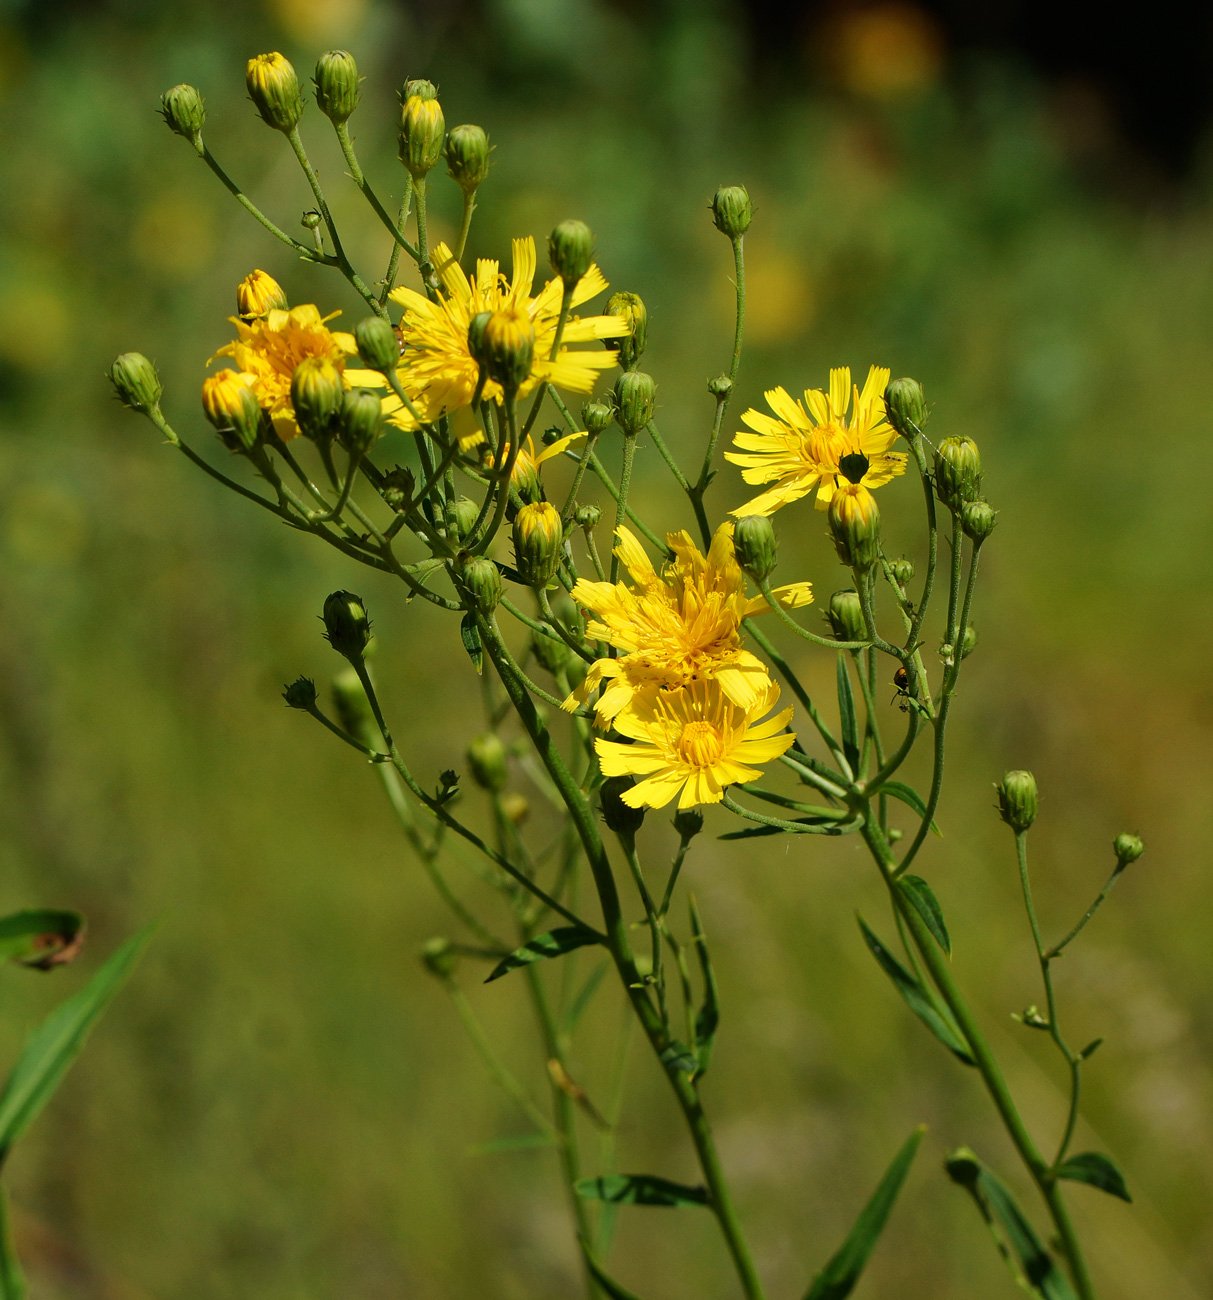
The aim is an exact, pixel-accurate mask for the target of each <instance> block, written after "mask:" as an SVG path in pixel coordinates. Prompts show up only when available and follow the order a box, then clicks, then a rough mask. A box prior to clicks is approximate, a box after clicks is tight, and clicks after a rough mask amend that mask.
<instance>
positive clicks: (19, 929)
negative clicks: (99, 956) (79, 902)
mask: <svg viewBox="0 0 1213 1300" xmlns="http://www.w3.org/2000/svg"><path fill="white" fill-rule="evenodd" d="M83 944H84V917H83V916H81V915H80V913H79V912H62V911H55V910H52V909H48V908H42V907H39V908H29V909H27V910H26V911H23V912H13V913H12V914H11V915H10V916H4V917H0V960H4V959H8V960H9V961H15V962H20V963H21V965H22V966H36V967H37V968H38V969H39V970H51V969H52V968H53V967H55V966H66V965H67V963H68V962H70V961H72V960H73V959H74V958H75V957H76V956H77V955H78V954H79V952H80V949H81V947H82V946H83Z"/></svg>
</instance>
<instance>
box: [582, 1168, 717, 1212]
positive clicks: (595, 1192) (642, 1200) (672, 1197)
mask: <svg viewBox="0 0 1213 1300" xmlns="http://www.w3.org/2000/svg"><path fill="white" fill-rule="evenodd" d="M573 1190H574V1191H575V1192H576V1193H577V1195H578V1196H583V1197H585V1199H586V1200H590V1201H609V1202H610V1203H611V1204H612V1205H707V1204H708V1202H709V1201H710V1200H711V1195H710V1193H709V1192H708V1189H707V1188H706V1187H688V1186H686V1185H685V1184H684V1183H672V1182H671V1181H670V1180H669V1179H668V1178H658V1177H657V1176H656V1175H655V1174H607V1175H605V1176H604V1177H602V1178H579V1179H578V1180H577V1182H576V1183H574V1184H573Z"/></svg>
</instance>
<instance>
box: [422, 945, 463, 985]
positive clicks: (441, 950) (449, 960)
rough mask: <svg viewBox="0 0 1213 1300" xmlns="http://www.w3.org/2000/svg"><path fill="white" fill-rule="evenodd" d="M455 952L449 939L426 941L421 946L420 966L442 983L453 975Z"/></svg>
mask: <svg viewBox="0 0 1213 1300" xmlns="http://www.w3.org/2000/svg"><path fill="white" fill-rule="evenodd" d="M456 960H457V958H456V955H455V950H454V948H453V947H452V946H451V941H450V940H449V939H440V938H435V939H427V940H426V941H425V943H423V944H422V945H421V964H422V965H423V966H424V967H425V968H426V970H427V971H429V973H430V974H431V975H433V976H434V977H435V979H440V980H442V981H443V982H444V983H445V982H446V981H447V980H449V979H450V978H451V976H452V975H453V974H454V973H455V963H456Z"/></svg>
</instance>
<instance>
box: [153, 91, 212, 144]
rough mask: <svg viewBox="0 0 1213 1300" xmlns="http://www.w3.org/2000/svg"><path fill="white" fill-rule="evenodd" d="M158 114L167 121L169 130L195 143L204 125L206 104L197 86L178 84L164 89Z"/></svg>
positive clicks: (200, 136)
mask: <svg viewBox="0 0 1213 1300" xmlns="http://www.w3.org/2000/svg"><path fill="white" fill-rule="evenodd" d="M160 116H161V117H163V118H164V120H165V122H167V123H168V128H169V130H170V131H175V132H176V133H177V135H181V136H184V137H185V138H186V139H187V140H188V141H189V142H190V143H191V144H193V145H195V146H196V145H197V144H198V141H199V140H200V139H201V138H202V128H203V127H204V126H205V125H206V105H205V104H204V103H203V100H202V95H201V94H200V93H199V91H198V89H197V87H195V86H187V85H184V84H182V85H180V86H174V87H173V88H172V89H171V90H166V91H165V92H164V94H163V95H161V96H160Z"/></svg>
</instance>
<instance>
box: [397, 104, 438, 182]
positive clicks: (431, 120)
mask: <svg viewBox="0 0 1213 1300" xmlns="http://www.w3.org/2000/svg"><path fill="white" fill-rule="evenodd" d="M405 92H406V94H405V99H404V104H403V107H402V108H401V110H400V161H401V162H402V163H404V165H405V167H406V168H407V169H408V172H409V175H410V176H412V178H413V179H414V180H420V179H421V178H422V177H423V176H424V175H425V174H426V173H427V172H430V171H433V169H434V168H435V167H436V166H437V165H438V160H439V159H440V158H441V157H442V146H443V144H444V143H445V141H446V119H445V118H444V117H443V116H442V106H441V105H440V104H439V103H438V100H437V98H436V96H437V94H438V91H437V90H436V88H435V87H434V85H433V83H432V82H429V81H410V82H409V83H408V84H407V85H406V86H405Z"/></svg>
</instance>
